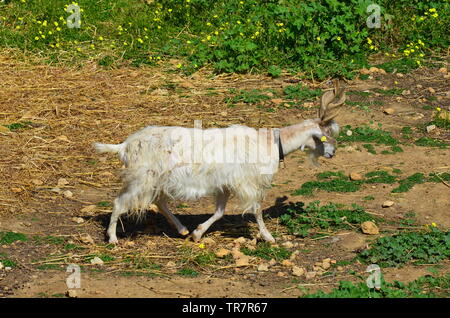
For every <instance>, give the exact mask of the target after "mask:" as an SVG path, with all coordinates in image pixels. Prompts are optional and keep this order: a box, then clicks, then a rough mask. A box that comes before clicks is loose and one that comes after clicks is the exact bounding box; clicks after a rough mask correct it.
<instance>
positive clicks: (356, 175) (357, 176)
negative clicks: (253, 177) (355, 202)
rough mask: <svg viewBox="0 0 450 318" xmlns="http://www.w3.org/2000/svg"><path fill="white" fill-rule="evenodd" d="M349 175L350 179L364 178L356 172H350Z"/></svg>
mask: <svg viewBox="0 0 450 318" xmlns="http://www.w3.org/2000/svg"><path fill="white" fill-rule="evenodd" d="M349 177H350V180H352V181H359V180H362V179H364V178H363V176H362V175H360V174H359V173H357V172H351V173H350V175H349Z"/></svg>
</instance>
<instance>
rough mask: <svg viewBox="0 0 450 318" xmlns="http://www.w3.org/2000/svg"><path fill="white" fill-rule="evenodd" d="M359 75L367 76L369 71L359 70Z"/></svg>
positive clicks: (365, 69)
mask: <svg viewBox="0 0 450 318" xmlns="http://www.w3.org/2000/svg"><path fill="white" fill-rule="evenodd" d="M359 73H360V74H363V75H369V74H370V71H369V70H368V69H367V68H362V69H360V70H359Z"/></svg>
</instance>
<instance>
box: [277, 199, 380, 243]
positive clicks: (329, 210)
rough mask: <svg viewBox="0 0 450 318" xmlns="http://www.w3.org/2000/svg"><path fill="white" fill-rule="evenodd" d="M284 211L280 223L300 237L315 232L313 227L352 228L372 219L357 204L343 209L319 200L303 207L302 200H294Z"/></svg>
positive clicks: (329, 230) (322, 228) (372, 218)
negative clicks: (321, 204) (321, 203)
mask: <svg viewBox="0 0 450 318" xmlns="http://www.w3.org/2000/svg"><path fill="white" fill-rule="evenodd" d="M286 211H287V213H285V214H283V215H281V216H280V222H281V224H283V225H286V227H287V229H288V232H289V233H291V234H294V235H297V236H300V237H307V236H311V234H317V233H314V232H313V229H314V228H316V229H320V231H328V232H331V231H335V230H338V229H354V228H355V226H359V224H361V223H362V222H365V221H373V220H374V217H373V216H372V215H370V214H368V213H366V212H365V211H364V209H363V208H362V207H360V206H358V205H357V204H352V208H351V209H345V208H343V206H342V205H339V204H335V203H328V204H326V205H323V206H320V201H314V202H311V203H310V204H309V205H308V206H307V207H306V208H304V203H303V202H296V203H290V204H289V205H288V206H287V207H286ZM379 220H381V219H379ZM316 232H317V231H316ZM319 234H320V233H319ZM322 234H323V232H322Z"/></svg>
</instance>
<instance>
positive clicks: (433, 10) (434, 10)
mask: <svg viewBox="0 0 450 318" xmlns="http://www.w3.org/2000/svg"><path fill="white" fill-rule="evenodd" d="M428 11H430V12H436V8H431V9H428Z"/></svg>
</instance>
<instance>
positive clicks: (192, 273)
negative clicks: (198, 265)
mask: <svg viewBox="0 0 450 318" xmlns="http://www.w3.org/2000/svg"><path fill="white" fill-rule="evenodd" d="M178 275H181V276H186V277H197V276H198V275H199V273H198V272H197V271H196V270H195V269H192V268H189V267H185V268H182V269H180V270H179V271H178Z"/></svg>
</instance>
